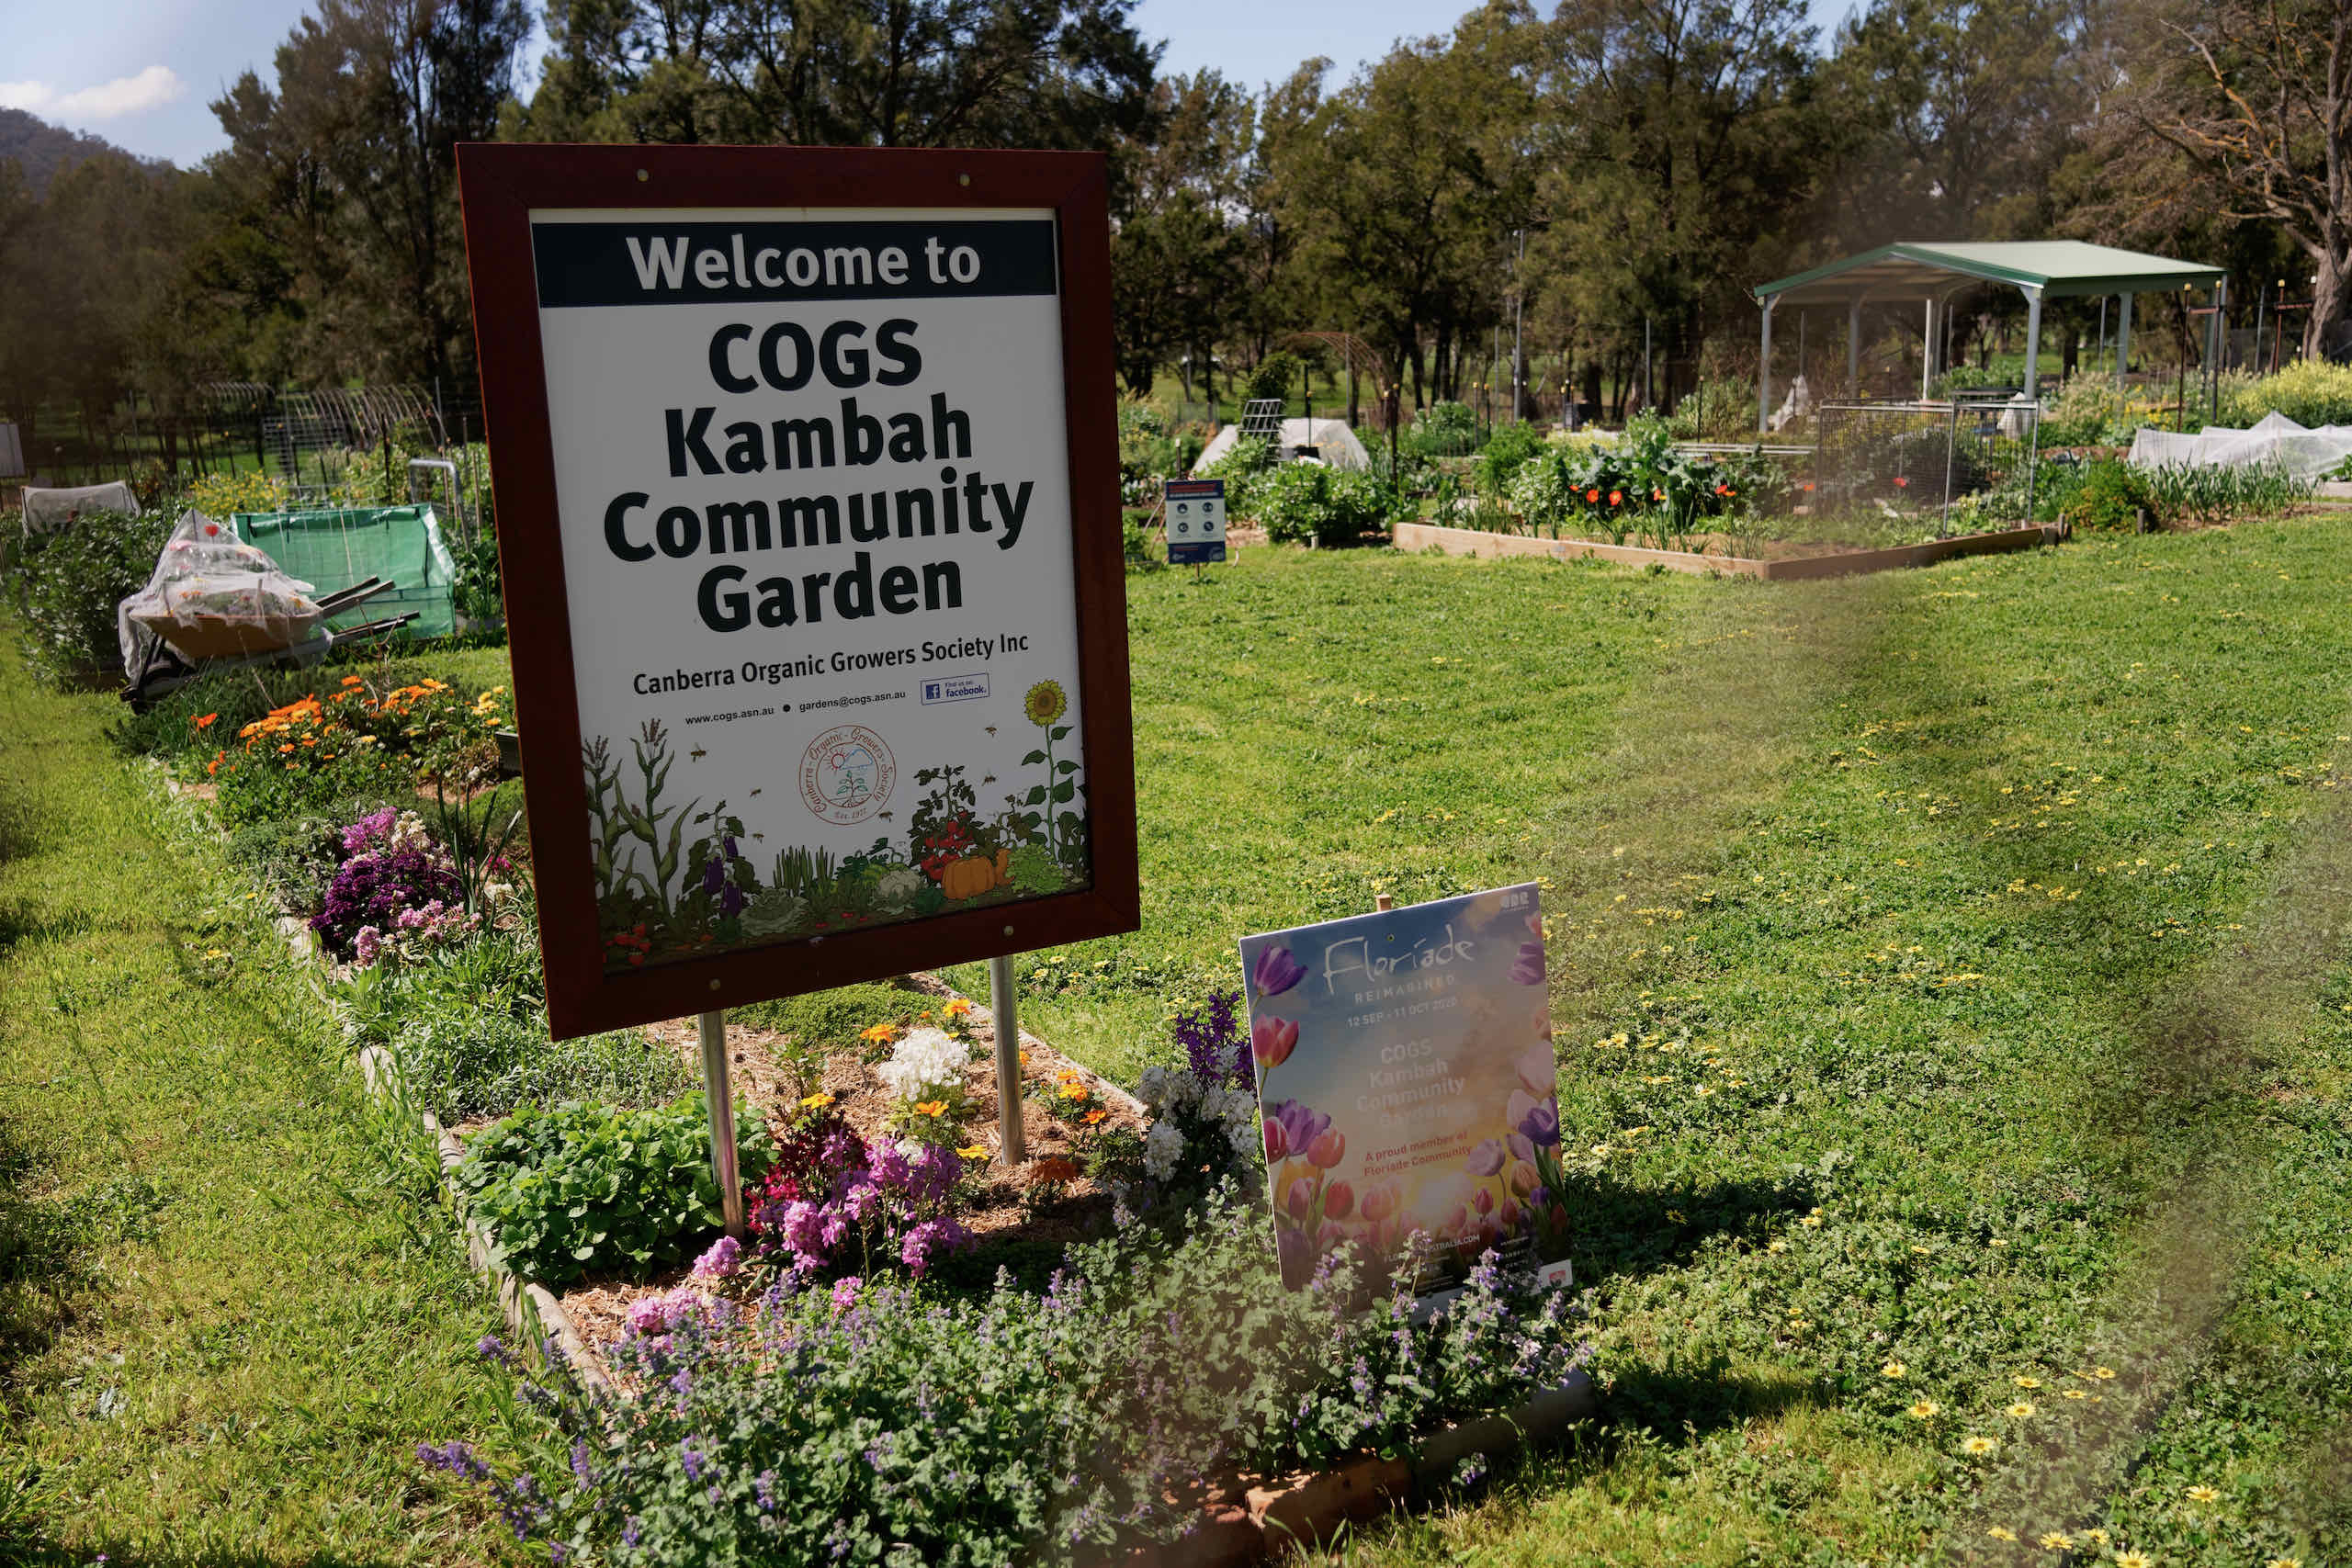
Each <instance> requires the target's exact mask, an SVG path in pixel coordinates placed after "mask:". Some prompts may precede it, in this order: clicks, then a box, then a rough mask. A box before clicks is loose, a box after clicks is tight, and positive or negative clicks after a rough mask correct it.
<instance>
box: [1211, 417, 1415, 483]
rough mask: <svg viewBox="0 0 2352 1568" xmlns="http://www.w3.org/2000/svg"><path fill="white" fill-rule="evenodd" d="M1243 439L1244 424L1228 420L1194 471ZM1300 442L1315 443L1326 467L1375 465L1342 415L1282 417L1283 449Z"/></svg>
mask: <svg viewBox="0 0 2352 1568" xmlns="http://www.w3.org/2000/svg"><path fill="white" fill-rule="evenodd" d="M1240 439H1241V427H1240V426H1239V425H1238V424H1228V425H1227V426H1226V427H1225V428H1224V429H1222V430H1220V431H1218V432H1217V433H1216V434H1215V435H1214V436H1211V437H1210V438H1209V444H1208V445H1207V446H1204V447H1203V448H1201V456H1200V458H1199V460H1198V461H1196V462H1194V463H1193V472H1194V473H1196V474H1197V473H1199V472H1200V471H1201V470H1202V469H1204V468H1207V467H1208V466H1209V465H1210V464H1211V463H1214V462H1216V460H1217V459H1218V458H1219V457H1224V456H1225V455H1226V454H1227V452H1230V451H1232V450H1233V445H1234V443H1235V442H1237V441H1238V440H1240ZM1300 446H1312V447H1314V448H1315V449H1316V455H1317V457H1321V458H1322V459H1323V463H1324V466H1325V467H1326V468H1354V469H1363V468H1371V467H1372V457H1371V456H1370V455H1369V454H1367V453H1366V452H1365V451H1364V449H1363V442H1361V441H1359V440H1357V439H1356V433H1355V432H1354V431H1352V430H1350V429H1349V428H1348V422H1347V421H1346V420H1343V419H1317V420H1306V419H1286V420H1284V421H1283V451H1285V452H1287V451H1291V450H1293V449H1294V448H1296V447H1300Z"/></svg>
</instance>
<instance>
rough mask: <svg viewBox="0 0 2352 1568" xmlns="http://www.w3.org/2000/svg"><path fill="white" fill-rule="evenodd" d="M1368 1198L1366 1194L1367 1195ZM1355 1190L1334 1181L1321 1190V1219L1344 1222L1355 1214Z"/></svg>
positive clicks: (1344, 1183)
mask: <svg viewBox="0 0 2352 1568" xmlns="http://www.w3.org/2000/svg"><path fill="white" fill-rule="evenodd" d="M1367 1196H1368V1194H1367ZM1355 1207H1356V1190H1355V1189H1354V1188H1352V1187H1351V1186H1349V1185H1348V1184H1347V1183H1346V1182H1344V1181H1334V1182H1332V1183H1331V1184H1330V1185H1329V1187H1326V1188H1325V1189H1323V1217H1324V1218H1325V1219H1327V1220H1344V1219H1346V1218H1347V1217H1348V1216H1349V1215H1350V1214H1351V1213H1354V1212H1355Z"/></svg>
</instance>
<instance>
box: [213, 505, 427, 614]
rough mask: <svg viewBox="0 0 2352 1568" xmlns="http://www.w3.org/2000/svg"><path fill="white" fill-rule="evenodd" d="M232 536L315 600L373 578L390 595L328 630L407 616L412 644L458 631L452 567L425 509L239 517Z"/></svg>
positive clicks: (339, 509) (355, 508) (340, 509)
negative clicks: (304, 585)
mask: <svg viewBox="0 0 2352 1568" xmlns="http://www.w3.org/2000/svg"><path fill="white" fill-rule="evenodd" d="M231 525H232V526H233V527H234V528H235V529H236V532H237V537H238V538H240V539H242V540H243V541H244V542H245V543H246V544H249V545H251V546H253V547H254V548H255V549H257V550H260V551H261V552H262V553H263V554H264V555H266V556H267V557H269V558H270V559H272V560H274V561H276V562H277V565H278V568H279V570H283V571H284V572H285V573H286V575H287V576H288V577H294V578H300V580H301V581H305V582H308V583H310V584H311V586H312V587H313V588H315V589H316V590H317V591H318V592H321V593H333V592H337V591H338V590H340V589H345V588H348V587H350V586H351V585H352V584H354V583H356V582H364V581H367V580H368V578H371V577H380V578H382V579H383V580H384V581H387V582H391V583H396V584H398V586H397V587H395V588H393V589H392V590H391V591H390V592H387V593H379V594H377V595H376V596H375V597H374V598H372V599H369V600H368V601H367V602H366V603H364V604H357V605H355V606H354V607H353V608H351V609H348V610H345V612H344V613H343V614H342V615H336V616H334V618H333V619H332V620H331V621H330V622H329V623H328V624H329V625H330V626H357V625H359V624H360V623H361V622H363V621H378V620H382V619H384V618H386V617H387V616H390V615H408V614H411V613H412V612H413V613H414V615H416V619H414V620H413V621H411V622H410V623H409V624H408V626H406V628H405V630H406V631H407V633H408V635H410V636H411V637H447V636H448V635H449V634H450V633H452V632H454V631H456V630H457V629H458V609H457V600H456V597H455V589H456V585H457V578H458V563H457V562H456V561H455V560H453V559H451V558H450V556H449V547H448V546H447V545H446V544H444V543H443V542H442V539H441V519H440V518H439V517H438V516H436V515H435V513H434V511H433V508H431V507H430V506H345V507H336V508H333V509H328V510H322V511H317V512H240V513H237V514H236V515H235V516H234V517H233V518H232V520H231Z"/></svg>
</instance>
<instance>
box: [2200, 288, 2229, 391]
mask: <svg viewBox="0 0 2352 1568" xmlns="http://www.w3.org/2000/svg"><path fill="white" fill-rule="evenodd" d="M2229 310H2230V280H2229V279H2228V278H2226V277H2225V278H2223V279H2222V280H2221V281H2220V282H2219V283H2216V284H2215V285H2213V316H2212V319H2211V321H2207V322H2206V323H2205V417H2206V419H2207V420H2209V421H2211V420H2217V419H2219V418H2221V417H2222V355H2223V354H2224V353H2226V352H2227V351H2228V349H2229V344H2230V328H2229V321H2228V320H2227V318H2228V315H2229Z"/></svg>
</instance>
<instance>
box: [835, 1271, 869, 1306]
mask: <svg viewBox="0 0 2352 1568" xmlns="http://www.w3.org/2000/svg"><path fill="white" fill-rule="evenodd" d="M864 1286H865V1280H861V1279H859V1278H858V1277H857V1276H856V1275H854V1274H844V1275H842V1277H841V1278H840V1279H838V1280H834V1281H833V1310H834V1311H835V1312H847V1311H848V1310H849V1309H850V1308H851V1307H852V1306H854V1305H855V1304H856V1303H857V1292H859V1291H860V1290H861V1289H862V1288H864Z"/></svg>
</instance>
